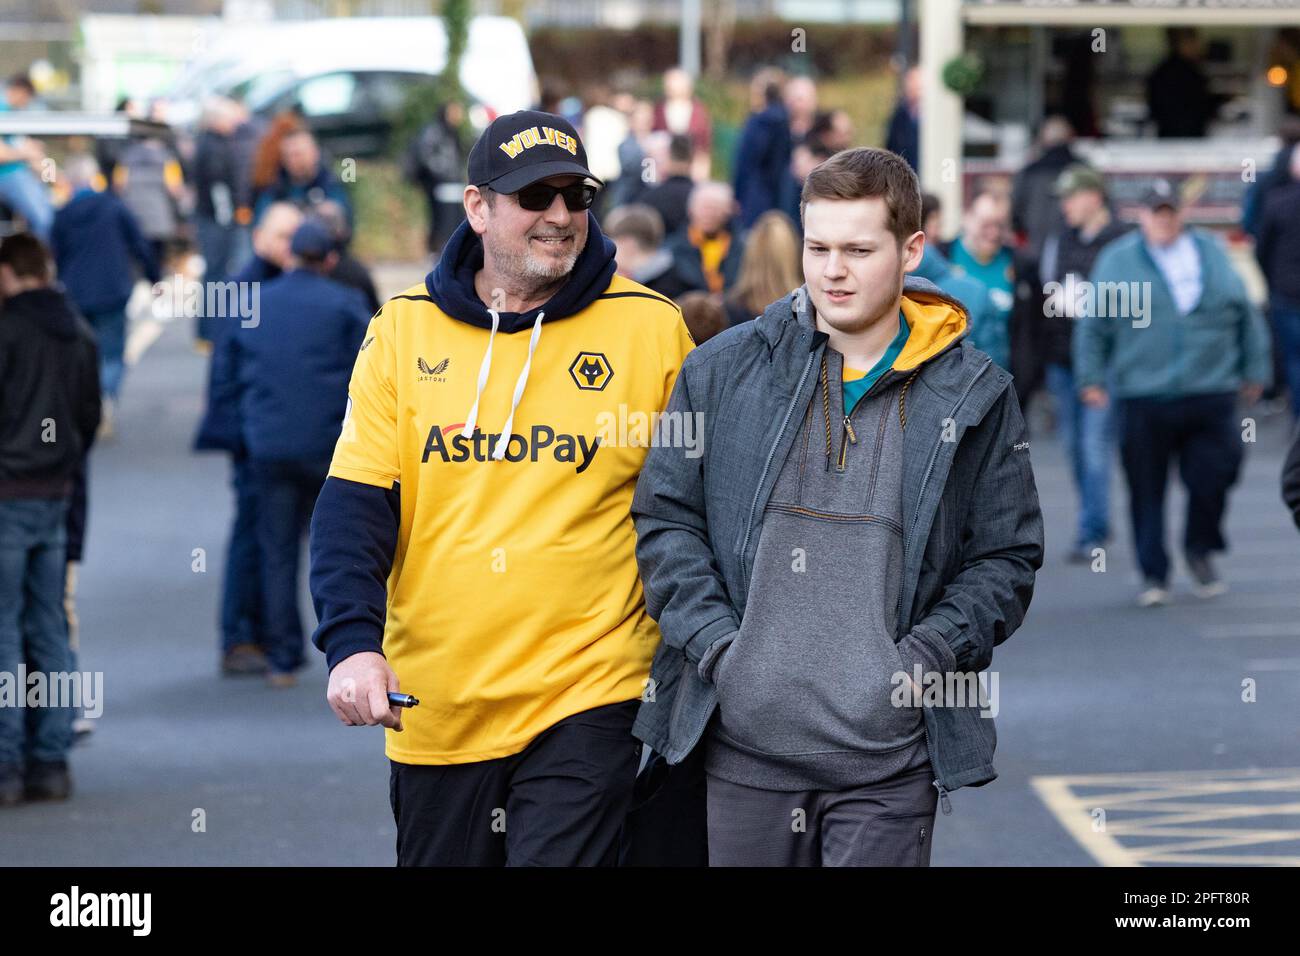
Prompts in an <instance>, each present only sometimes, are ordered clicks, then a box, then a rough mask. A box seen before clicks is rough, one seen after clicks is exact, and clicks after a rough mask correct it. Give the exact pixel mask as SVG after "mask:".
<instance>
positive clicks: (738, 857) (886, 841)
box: [708, 762, 939, 866]
mask: <svg viewBox="0 0 1300 956" xmlns="http://www.w3.org/2000/svg"><path fill="white" fill-rule="evenodd" d="M933 781H934V771H933V769H931V767H930V764H929V762H927V763H926V764H925V766H923V767H920V768H919V769H916V770H911V771H906V772H904V773H900V774H898V775H897V776H894V777H891V778H890V779H888V780H882V781H881V782H879V783H873V784H868V785H866V786H862V787H855V788H853V789H852V790H800V791H780V790H758V789H755V788H753V787H745V786H741V785H740V784H737V783H731V782H730V781H727V780H722V779H721V778H719V777H715V776H713V775H712V774H709V775H708V819H709V865H710V866H929V865H930V840H931V837H932V835H933V832H934V810H935V804H936V802H937V800H938V795H939V791H938V790H936V789H935V787H934V784H933Z"/></svg>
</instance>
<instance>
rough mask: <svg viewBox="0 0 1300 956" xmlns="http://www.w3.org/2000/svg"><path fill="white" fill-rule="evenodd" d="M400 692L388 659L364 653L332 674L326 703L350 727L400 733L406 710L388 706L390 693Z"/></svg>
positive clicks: (347, 658)
mask: <svg viewBox="0 0 1300 956" xmlns="http://www.w3.org/2000/svg"><path fill="white" fill-rule="evenodd" d="M396 690H398V683H397V675H396V674H394V673H393V669H392V668H391V667H389V666H388V661H387V660H385V659H384V655H383V654H376V653H375V652H374V651H362V652H361V653H359V654H353V655H352V656H351V657H345V658H344V659H343V660H342V661H340V662H339V663H338V664H337V665H336V666H335V668H334V670H332V671H330V683H329V689H328V690H327V691H326V692H325V699H326V700H328V701H329V704H330V709H331V710H332V711H334V713H336V714H338V718H339V720H341V721H343V723H345V724H347V725H348V726H349V727H364V726H372V725H374V724H383V725H384V726H385V727H392V728H393V729H394V730H397V731H400V730H401V729H402V708H400V707H394V706H392V705H390V704H389V703H388V694H389V692H390V691H396Z"/></svg>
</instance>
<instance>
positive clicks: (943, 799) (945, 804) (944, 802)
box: [895, 359, 993, 814]
mask: <svg viewBox="0 0 1300 956" xmlns="http://www.w3.org/2000/svg"><path fill="white" fill-rule="evenodd" d="M992 364H993V360H992V359H989V360H987V361H986V362H985V363H984V364H983V365H981V366H980V370H979V371H978V372H976V373H975V377H974V378H972V379H971V380H970V383H969V384H968V385H967V386H966V390H965V391H964V392H962V393H961V397H960V398H958V399H957V404H955V405H953V407H952V411H950V412H949V413H948V417H949V418H951V419H955V418H956V417H957V412H958V411H959V410H960V409H961V406H962V404H963V403H964V402H965V401H966V398H967V396H968V395H970V393H971V389H973V388H974V387H975V383H976V382H978V381H979V380H980V378H981V376H983V374H984V373H985V371H987V370H988V367H989V366H990V365H992ZM938 460H939V445H938V443H936V444H935V446H934V451H933V452H932V453H931V455H930V461H929V463H928V464H927V465H926V467H925V476H924V477H923V478H922V479H921V491H920V494H918V495H917V496H916V508H915V510H913V512H912V521H911V523H910V524H909V526H908V533H907V534H905V535H903V567H907V539H908V537H909V536H910V535H911V533H912V531H913V530H915V528H916V522H917V520H918V519H919V518H920V517H921V502H922V501H924V500H925V488H926V485H928V484H929V483H930V475H931V474H933V472H934V463H935V462H936V461H938ZM895 620H897V621H901V620H903V589H902V588H901V587H900V588H899V589H898V614H897V616H896V617H895ZM921 729H922V730H923V731H925V746H926V750H927V751H928V752H932V753H934V754H935V756H936V757H937V756H938V753H939V751H938V748H934V747H932V742H931V740H930V726H929V724H927V723H926V720H925V712H924V711H922V713H921ZM935 763H936V764H937V760H936V761H935ZM934 772H935V778H934V782H933V786H934V787H935V788H936V789H937V790H938V791H939V806H940V808H941V809H942V810H943V812H944V813H945V814H950V813H952V803H951V802H950V801H949V800H948V791H947V789H946V788H945V787H944V786H943V784H941V783H940V782H939V776H938V774H939V768H938V766H937V765H936V766H935V767H934Z"/></svg>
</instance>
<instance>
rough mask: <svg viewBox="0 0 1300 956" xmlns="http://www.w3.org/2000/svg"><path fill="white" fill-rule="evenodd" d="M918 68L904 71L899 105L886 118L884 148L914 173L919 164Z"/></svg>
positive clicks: (919, 76)
mask: <svg viewBox="0 0 1300 956" xmlns="http://www.w3.org/2000/svg"><path fill="white" fill-rule="evenodd" d="M920 122H921V71H920V70H919V69H918V68H917V67H911V68H910V69H908V70H907V71H906V72H905V73H904V74H903V81H902V83H901V84H900V89H899V97H898V105H897V106H895V107H894V112H893V113H892V114H891V115H890V117H889V125H888V128H887V129H886V132H885V149H888V150H892V151H893V152H895V153H897V154H898V155H899V156H902V157H903V158H904V159H905V160H907V164H908V165H909V166H911V167H912V169H914V170H916V171H917V172H919V171H920V169H921V166H920V162H921V127H920Z"/></svg>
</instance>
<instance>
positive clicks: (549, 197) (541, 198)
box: [515, 183, 596, 212]
mask: <svg viewBox="0 0 1300 956" xmlns="http://www.w3.org/2000/svg"><path fill="white" fill-rule="evenodd" d="M557 194H558V195H561V196H563V197H564V208H566V209H568V210H569V212H580V211H581V210H583V209H590V208H591V204H592V203H593V202H595V201H596V187H595V186H593V185H591V183H573V184H572V185H569V186H548V185H547V184H546V183H533V184H532V185H531V186H525V187H524V188H523V189H521V190H519V191H518V192H517V193H515V200H516V202H518V203H519V208H521V209H527V210H528V211H529V212H541V211H542V210H544V209H550V208H551V203H553V202H555V197H556V195H557Z"/></svg>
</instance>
